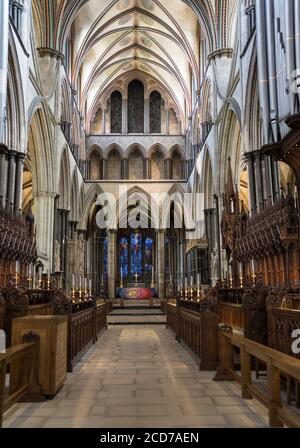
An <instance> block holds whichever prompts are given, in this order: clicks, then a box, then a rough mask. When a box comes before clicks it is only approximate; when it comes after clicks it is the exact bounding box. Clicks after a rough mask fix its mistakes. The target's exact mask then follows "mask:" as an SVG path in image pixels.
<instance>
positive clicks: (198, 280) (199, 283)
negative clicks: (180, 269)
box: [197, 272, 201, 288]
mask: <svg viewBox="0 0 300 448" xmlns="http://www.w3.org/2000/svg"><path fill="white" fill-rule="evenodd" d="M200 285H201V282H200V273H199V272H198V274H197V286H198V288H200Z"/></svg>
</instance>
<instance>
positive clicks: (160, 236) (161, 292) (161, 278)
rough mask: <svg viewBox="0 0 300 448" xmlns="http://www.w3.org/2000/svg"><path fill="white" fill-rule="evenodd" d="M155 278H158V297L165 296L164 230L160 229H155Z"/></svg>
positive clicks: (162, 297)
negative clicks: (156, 268) (156, 269)
mask: <svg viewBox="0 0 300 448" xmlns="http://www.w3.org/2000/svg"><path fill="white" fill-rule="evenodd" d="M157 267H158V272H157V280H158V297H159V298H160V299H164V297H165V290H166V288H165V231H164V229H160V230H158V231H157Z"/></svg>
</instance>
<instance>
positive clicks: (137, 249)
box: [131, 232, 143, 279]
mask: <svg viewBox="0 0 300 448" xmlns="http://www.w3.org/2000/svg"><path fill="white" fill-rule="evenodd" d="M142 273H143V254H142V235H141V233H139V232H137V233H132V234H131V276H132V278H133V279H135V274H138V277H140V276H141V275H142Z"/></svg>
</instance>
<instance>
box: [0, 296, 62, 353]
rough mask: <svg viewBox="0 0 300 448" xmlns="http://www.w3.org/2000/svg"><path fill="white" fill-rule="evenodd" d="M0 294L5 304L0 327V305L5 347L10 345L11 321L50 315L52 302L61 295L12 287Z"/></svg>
mask: <svg viewBox="0 0 300 448" xmlns="http://www.w3.org/2000/svg"><path fill="white" fill-rule="evenodd" d="M0 293H1V296H2V297H3V299H4V302H5V306H4V317H3V319H2V326H1V305H0V328H2V329H4V331H5V333H6V341H7V347H10V344H11V329H12V321H13V319H15V318H17V317H24V316H29V315H34V316H37V315H42V316H46V315H52V314H53V301H54V300H55V298H56V297H57V296H60V295H62V294H63V293H62V291H59V290H20V289H17V288H12V287H11V288H2V289H1V291H0ZM1 296H0V297H1Z"/></svg>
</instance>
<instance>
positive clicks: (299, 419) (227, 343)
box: [214, 327, 300, 428]
mask: <svg viewBox="0 0 300 448" xmlns="http://www.w3.org/2000/svg"><path fill="white" fill-rule="evenodd" d="M219 347H220V366H219V367H218V369H217V373H216V376H215V378H214V380H215V381H232V380H235V381H238V382H239V383H240V384H241V389H242V397H243V398H244V399H252V398H253V397H255V398H257V399H258V400H259V401H260V402H261V403H262V404H263V405H264V406H266V407H267V408H268V411H269V424H270V426H271V427H283V426H284V425H285V426H289V427H294V428H300V415H299V414H297V413H296V412H293V410H292V409H290V408H288V407H287V406H284V405H283V401H282V398H281V378H282V376H290V377H291V378H294V379H295V380H297V381H300V361H299V360H297V359H294V358H292V357H291V356H288V355H286V354H284V353H280V352H279V351H277V350H274V349H272V348H269V347H266V346H264V345H262V344H258V343H257V342H254V341H251V340H249V339H247V338H245V337H243V336H240V335H237V334H233V333H232V331H231V330H229V328H228V327H226V328H224V329H223V330H221V331H220V342H219ZM234 349H239V351H240V365H241V373H240V374H239V373H238V372H237V371H236V370H235V369H234ZM252 357H254V358H255V359H256V360H258V361H260V362H262V363H264V364H265V365H266V369H267V387H266V390H264V389H263V388H261V387H258V386H257V385H255V384H253V382H252V369H251V358H252Z"/></svg>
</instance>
